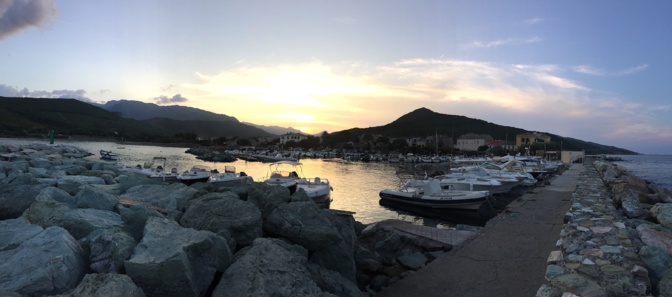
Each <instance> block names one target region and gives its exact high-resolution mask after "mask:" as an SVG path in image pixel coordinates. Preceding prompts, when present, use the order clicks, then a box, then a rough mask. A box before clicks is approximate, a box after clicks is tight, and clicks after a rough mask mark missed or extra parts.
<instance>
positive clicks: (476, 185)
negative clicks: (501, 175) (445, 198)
mask: <svg viewBox="0 0 672 297" xmlns="http://www.w3.org/2000/svg"><path fill="white" fill-rule="evenodd" d="M434 179H438V180H439V181H440V182H441V188H443V189H449V190H460V191H489V192H490V193H493V194H494V193H503V191H508V190H510V189H506V190H505V189H504V188H503V187H502V183H501V182H499V181H497V180H495V179H491V178H479V177H473V176H451V175H450V174H448V175H438V176H435V177H434ZM411 181H412V182H413V183H416V184H417V185H422V184H424V183H427V182H428V180H422V179H419V180H416V179H412V180H409V182H411ZM407 186H413V185H407Z"/></svg>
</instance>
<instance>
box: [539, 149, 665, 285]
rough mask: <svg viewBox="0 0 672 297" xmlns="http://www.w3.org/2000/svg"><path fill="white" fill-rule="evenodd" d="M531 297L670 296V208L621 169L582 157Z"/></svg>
mask: <svg viewBox="0 0 672 297" xmlns="http://www.w3.org/2000/svg"><path fill="white" fill-rule="evenodd" d="M584 166H585V168H586V170H585V172H584V173H583V174H582V175H581V176H580V177H579V180H578V185H577V187H576V189H575V191H574V193H573V195H572V197H573V199H572V206H571V207H570V209H569V210H568V211H567V213H566V214H565V225H564V227H563V230H562V231H561V232H560V239H559V240H558V241H557V244H556V250H555V251H553V252H551V254H550V255H549V257H548V260H547V262H548V268H547V269H546V280H547V281H548V282H547V283H546V284H543V285H542V286H541V287H540V288H539V290H538V291H537V294H536V296H537V297H541V296H549V297H561V296H672V290H671V289H672V273H670V271H672V229H671V228H670V227H672V204H668V203H666V202H665V201H669V198H668V197H669V191H667V190H665V189H658V188H655V187H654V186H652V185H650V184H648V183H647V182H646V181H644V180H642V179H641V178H638V177H635V176H632V175H630V174H629V173H628V172H627V171H626V170H625V169H623V168H622V167H619V166H616V165H614V164H611V163H609V162H605V161H602V160H601V159H600V158H597V157H587V158H586V159H585V162H584Z"/></svg>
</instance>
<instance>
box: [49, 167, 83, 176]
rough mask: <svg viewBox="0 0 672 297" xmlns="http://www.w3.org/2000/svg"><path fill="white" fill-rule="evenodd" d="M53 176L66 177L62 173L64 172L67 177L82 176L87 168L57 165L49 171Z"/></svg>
mask: <svg viewBox="0 0 672 297" xmlns="http://www.w3.org/2000/svg"><path fill="white" fill-rule="evenodd" d="M49 171H50V172H53V173H51V175H52V176H54V177H55V176H59V175H64V174H62V173H61V172H64V173H65V175H80V174H82V172H84V171H86V167H84V166H82V165H78V164H64V165H56V166H52V167H51V168H50V169H49Z"/></svg>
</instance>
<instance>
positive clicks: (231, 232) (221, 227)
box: [180, 192, 263, 245]
mask: <svg viewBox="0 0 672 297" xmlns="http://www.w3.org/2000/svg"><path fill="white" fill-rule="evenodd" d="M180 224H181V225H182V226H185V227H189V228H194V229H197V230H208V231H212V232H214V233H215V234H218V235H220V236H222V237H225V238H227V237H229V236H230V237H233V239H235V241H236V242H237V243H238V244H240V245H248V244H251V243H252V241H253V240H254V239H256V238H258V237H261V235H262V230H261V227H262V224H263V222H262V220H261V212H260V211H259V209H258V208H256V207H255V206H254V205H253V204H252V203H250V202H247V201H242V200H240V199H238V195H236V194H235V193H232V192H226V193H210V194H206V195H204V196H201V197H198V198H196V199H194V200H193V201H191V203H190V206H189V208H188V209H187V211H186V212H185V213H184V215H183V216H182V218H181V219H180Z"/></svg>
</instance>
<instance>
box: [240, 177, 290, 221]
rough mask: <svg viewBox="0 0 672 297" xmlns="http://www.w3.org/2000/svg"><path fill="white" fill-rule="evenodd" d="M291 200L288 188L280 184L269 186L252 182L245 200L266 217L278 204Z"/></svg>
mask: <svg viewBox="0 0 672 297" xmlns="http://www.w3.org/2000/svg"><path fill="white" fill-rule="evenodd" d="M290 200H291V196H290V195H289V189H287V188H286V187H282V186H271V185H268V184H266V183H253V184H252V185H251V187H250V190H249V192H248V194H247V201H249V202H250V203H252V204H254V205H255V206H257V208H259V210H260V211H261V216H262V218H264V220H265V219H266V217H268V216H269V215H271V213H272V212H273V211H274V210H275V209H276V208H277V207H278V206H280V205H282V204H287V203H288V202H289V201H290Z"/></svg>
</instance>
